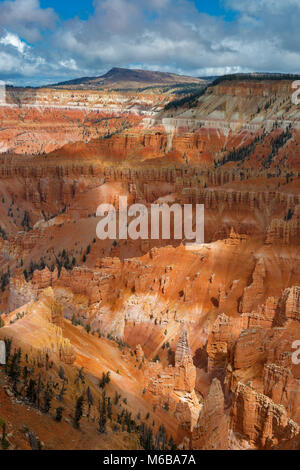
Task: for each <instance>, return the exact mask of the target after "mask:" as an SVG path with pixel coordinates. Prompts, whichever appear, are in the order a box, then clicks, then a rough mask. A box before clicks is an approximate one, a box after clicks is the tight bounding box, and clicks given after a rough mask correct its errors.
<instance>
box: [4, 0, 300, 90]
mask: <svg viewBox="0 0 300 470" xmlns="http://www.w3.org/2000/svg"><path fill="white" fill-rule="evenodd" d="M299 17H300V0H284V1H283V0H248V1H246V0H210V1H204V0H85V1H82V0H72V1H68V0H53V1H50V0H0V79H1V80H4V81H6V82H8V83H13V84H20V85H21V84H22V85H29V84H32V85H39V84H47V83H54V82H57V81H61V80H68V79H72V78H75V77H81V76H87V75H88V76H97V75H101V74H103V73H105V72H106V71H107V70H109V69H110V68H111V67H116V66H119V67H130V68H144V69H148V70H161V71H166V72H175V73H180V74H188V75H193V76H205V75H221V74H225V73H236V72H250V71H261V72H262V71H266V72H276V71H278V72H289V73H299V72H300V34H299Z"/></svg>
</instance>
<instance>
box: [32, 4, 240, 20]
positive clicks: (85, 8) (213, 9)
mask: <svg viewBox="0 0 300 470" xmlns="http://www.w3.org/2000/svg"><path fill="white" fill-rule="evenodd" d="M194 3H195V5H196V7H197V9H198V11H202V12H205V13H208V14H209V15H213V16H225V17H226V18H227V19H229V20H230V19H232V18H233V17H234V13H233V11H232V10H231V9H229V8H224V1H219V0H210V1H204V0H197V1H195V2H194ZM40 4H41V7H42V8H54V10H55V11H56V12H57V13H58V14H59V15H60V17H61V18H62V19H64V20H67V19H70V18H73V17H74V16H79V17H80V18H81V19H87V18H88V16H89V15H92V14H93V11H94V7H93V0H86V1H82V0H73V1H62V0H54V1H50V0H41V2H40Z"/></svg>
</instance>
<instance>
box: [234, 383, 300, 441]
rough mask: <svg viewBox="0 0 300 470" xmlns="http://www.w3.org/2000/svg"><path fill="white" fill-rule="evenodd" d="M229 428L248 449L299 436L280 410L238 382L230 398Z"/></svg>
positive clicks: (297, 431)
mask: <svg viewBox="0 0 300 470" xmlns="http://www.w3.org/2000/svg"><path fill="white" fill-rule="evenodd" d="M231 427H232V429H233V431H234V432H236V433H239V434H240V435H242V436H245V437H246V438H247V439H248V440H249V442H250V443H251V444H252V445H254V446H257V447H259V448H267V449H268V448H271V447H272V446H274V445H277V444H278V442H282V441H287V440H290V439H293V438H295V436H297V435H298V434H299V432H300V428H299V426H298V425H297V424H296V423H295V422H294V421H292V420H291V419H289V418H288V416H287V413H286V410H285V408H284V407H283V406H281V405H276V404H275V403H274V402H273V401H272V400H271V399H270V398H269V397H267V396H266V395H263V394H261V393H258V392H256V391H255V390H254V389H252V388H251V387H249V386H247V385H245V384H243V383H241V382H240V383H239V384H238V386H237V389H236V392H235V396H234V402H233V407H232V418H231Z"/></svg>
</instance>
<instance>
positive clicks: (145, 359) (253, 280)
mask: <svg viewBox="0 0 300 470" xmlns="http://www.w3.org/2000/svg"><path fill="white" fill-rule="evenodd" d="M121 72H122V71H121ZM121 72H120V70H119V69H117V71H115V72H114V73H115V74H116V78H115V79H114V80H117V79H118V76H119V75H118V74H120V73H121ZM121 75H122V77H123V72H122V73H121ZM100 78H101V77H100ZM127 78H128V77H127V76H125V78H124V80H123V78H122V80H123V81H126V80H127ZM129 78H130V80H131V79H132V80H133V79H134V77H133V78H131V77H129ZM129 78H128V80H129ZM146 78H147V80H148V79H150V78H151V79H153V80H154V81H155V80H158V78H157V77H154V78H153V77H150V78H149V77H146ZM146 78H145V80H146ZM106 79H107V80H108V81H107V82H106V83H107V86H106V87H105V89H104V88H102V89H101V87H100V89H96V88H97V87H98V86H99V84H98V82H95V83H94V84H93V86H92V85H91V84H89V86H88V85H87V83H86V82H84V83H85V85H84V88H83V89H81V88H80V89H79V86H78V84H76V83H70V84H67V83H66V84H63V85H62V86H56V87H49V88H47V89H42V88H41V89H36V90H33V89H26V90H21V89H11V90H10V91H8V96H9V100H10V101H8V103H7V104H6V105H4V106H2V107H1V109H0V116H1V117H0V118H1V128H0V140H1V149H0V150H1V152H2V153H1V155H0V200H1V206H0V214H1V223H0V250H1V251H0V280H1V298H0V310H1V312H2V315H1V320H0V326H2V327H1V328H0V340H5V343H6V351H7V365H6V366H2V369H1V370H0V418H1V419H2V420H4V421H5V423H6V439H5V441H6V444H5V445H6V446H7V447H9V448H11V449H13V448H18V449H20V448H21V449H30V448H41V447H42V448H45V449H63V448H65V449H150V448H156V449H175V448H176V447H177V448H182V449H253V450H254V449H299V439H300V398H299V396H300V395H299V392H300V365H299V364H297V362H298V361H297V360H295V356H297V355H296V354H295V349H296V348H295V347H294V345H295V342H296V341H300V323H299V322H300V267H299V259H300V195H299V188H300V151H299V145H300V108H299V106H298V107H297V106H296V105H294V104H292V101H291V94H292V86H291V85H292V81H291V80H290V79H286V78H284V77H283V78H280V79H277V80H274V79H270V80H266V79H264V80H260V79H258V78H257V77H256V79H255V77H239V78H238V79H231V80H228V79H223V80H222V79H218V80H217V81H216V82H215V83H212V84H209V85H208V86H206V88H205V89H204V85H203V83H200V84H199V83H196V84H195V83H194V84H191V83H188V82H187V83H185V86H186V87H191V89H189V88H188V90H186V91H185V93H179V92H178V90H179V89H181V88H180V87H179V85H180V86H181V87H182V86H183V85H182V82H180V83H178V87H176V86H175V82H174V81H173V80H175V78H174V77H169V78H168V80H170V82H168V83H167V85H166V84H161V83H160V82H159V81H158V82H155V83H154V84H153V86H149V84H148V82H147V86H146V87H145V86H143V87H142V86H140V88H137V87H136V85H134V89H132V88H130V89H126V90H125V89H124V88H125V85H124V83H123V81H122V87H123V88H122V87H121V86H120V87H117V86H116V85H115V81H114V80H112V81H111V79H110V76H109V77H108V78H106ZM101 80H102V78H101ZM101 80H100V82H101ZM183 80H184V78H183ZM133 81H134V80H133ZM101 83H102V82H101ZM91 87H92V88H93V89H92V90H91V89H89V88H91ZM120 195H123V196H124V195H126V196H127V198H128V204H132V203H142V204H144V205H146V207H147V208H150V206H151V204H152V203H163V202H165V203H169V204H172V203H174V202H176V203H178V204H180V205H181V206H183V205H184V204H188V203H193V204H196V203H199V204H204V208H205V243H204V244H202V245H201V246H200V247H198V248H197V249H194V250H187V248H186V246H185V240H183V241H182V242H181V241H179V240H175V239H173V238H171V239H170V240H140V239H139V240H135V241H134V240H130V239H128V240H123V239H119V238H118V237H116V239H115V240H105V241H101V240H99V239H98V238H97V236H96V226H97V223H98V221H99V217H97V216H96V211H97V207H98V206H99V204H101V203H104V202H105V203H110V204H113V205H114V207H115V209H116V211H117V212H118V210H119V207H118V201H119V196H120ZM296 359H297V357H296ZM0 367H1V366H0ZM0 424H1V422H0Z"/></svg>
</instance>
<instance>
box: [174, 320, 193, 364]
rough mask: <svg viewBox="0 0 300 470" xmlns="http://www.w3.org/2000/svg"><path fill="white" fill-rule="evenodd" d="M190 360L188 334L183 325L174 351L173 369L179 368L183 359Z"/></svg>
mask: <svg viewBox="0 0 300 470" xmlns="http://www.w3.org/2000/svg"><path fill="white" fill-rule="evenodd" d="M186 358H188V359H192V351H191V349H190V346H189V333H188V330H187V328H186V326H185V325H183V326H182V328H181V332H180V335H179V338H178V341H177V347H176V351H175V367H178V366H180V365H181V364H182V363H183V361H184V359H186Z"/></svg>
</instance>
